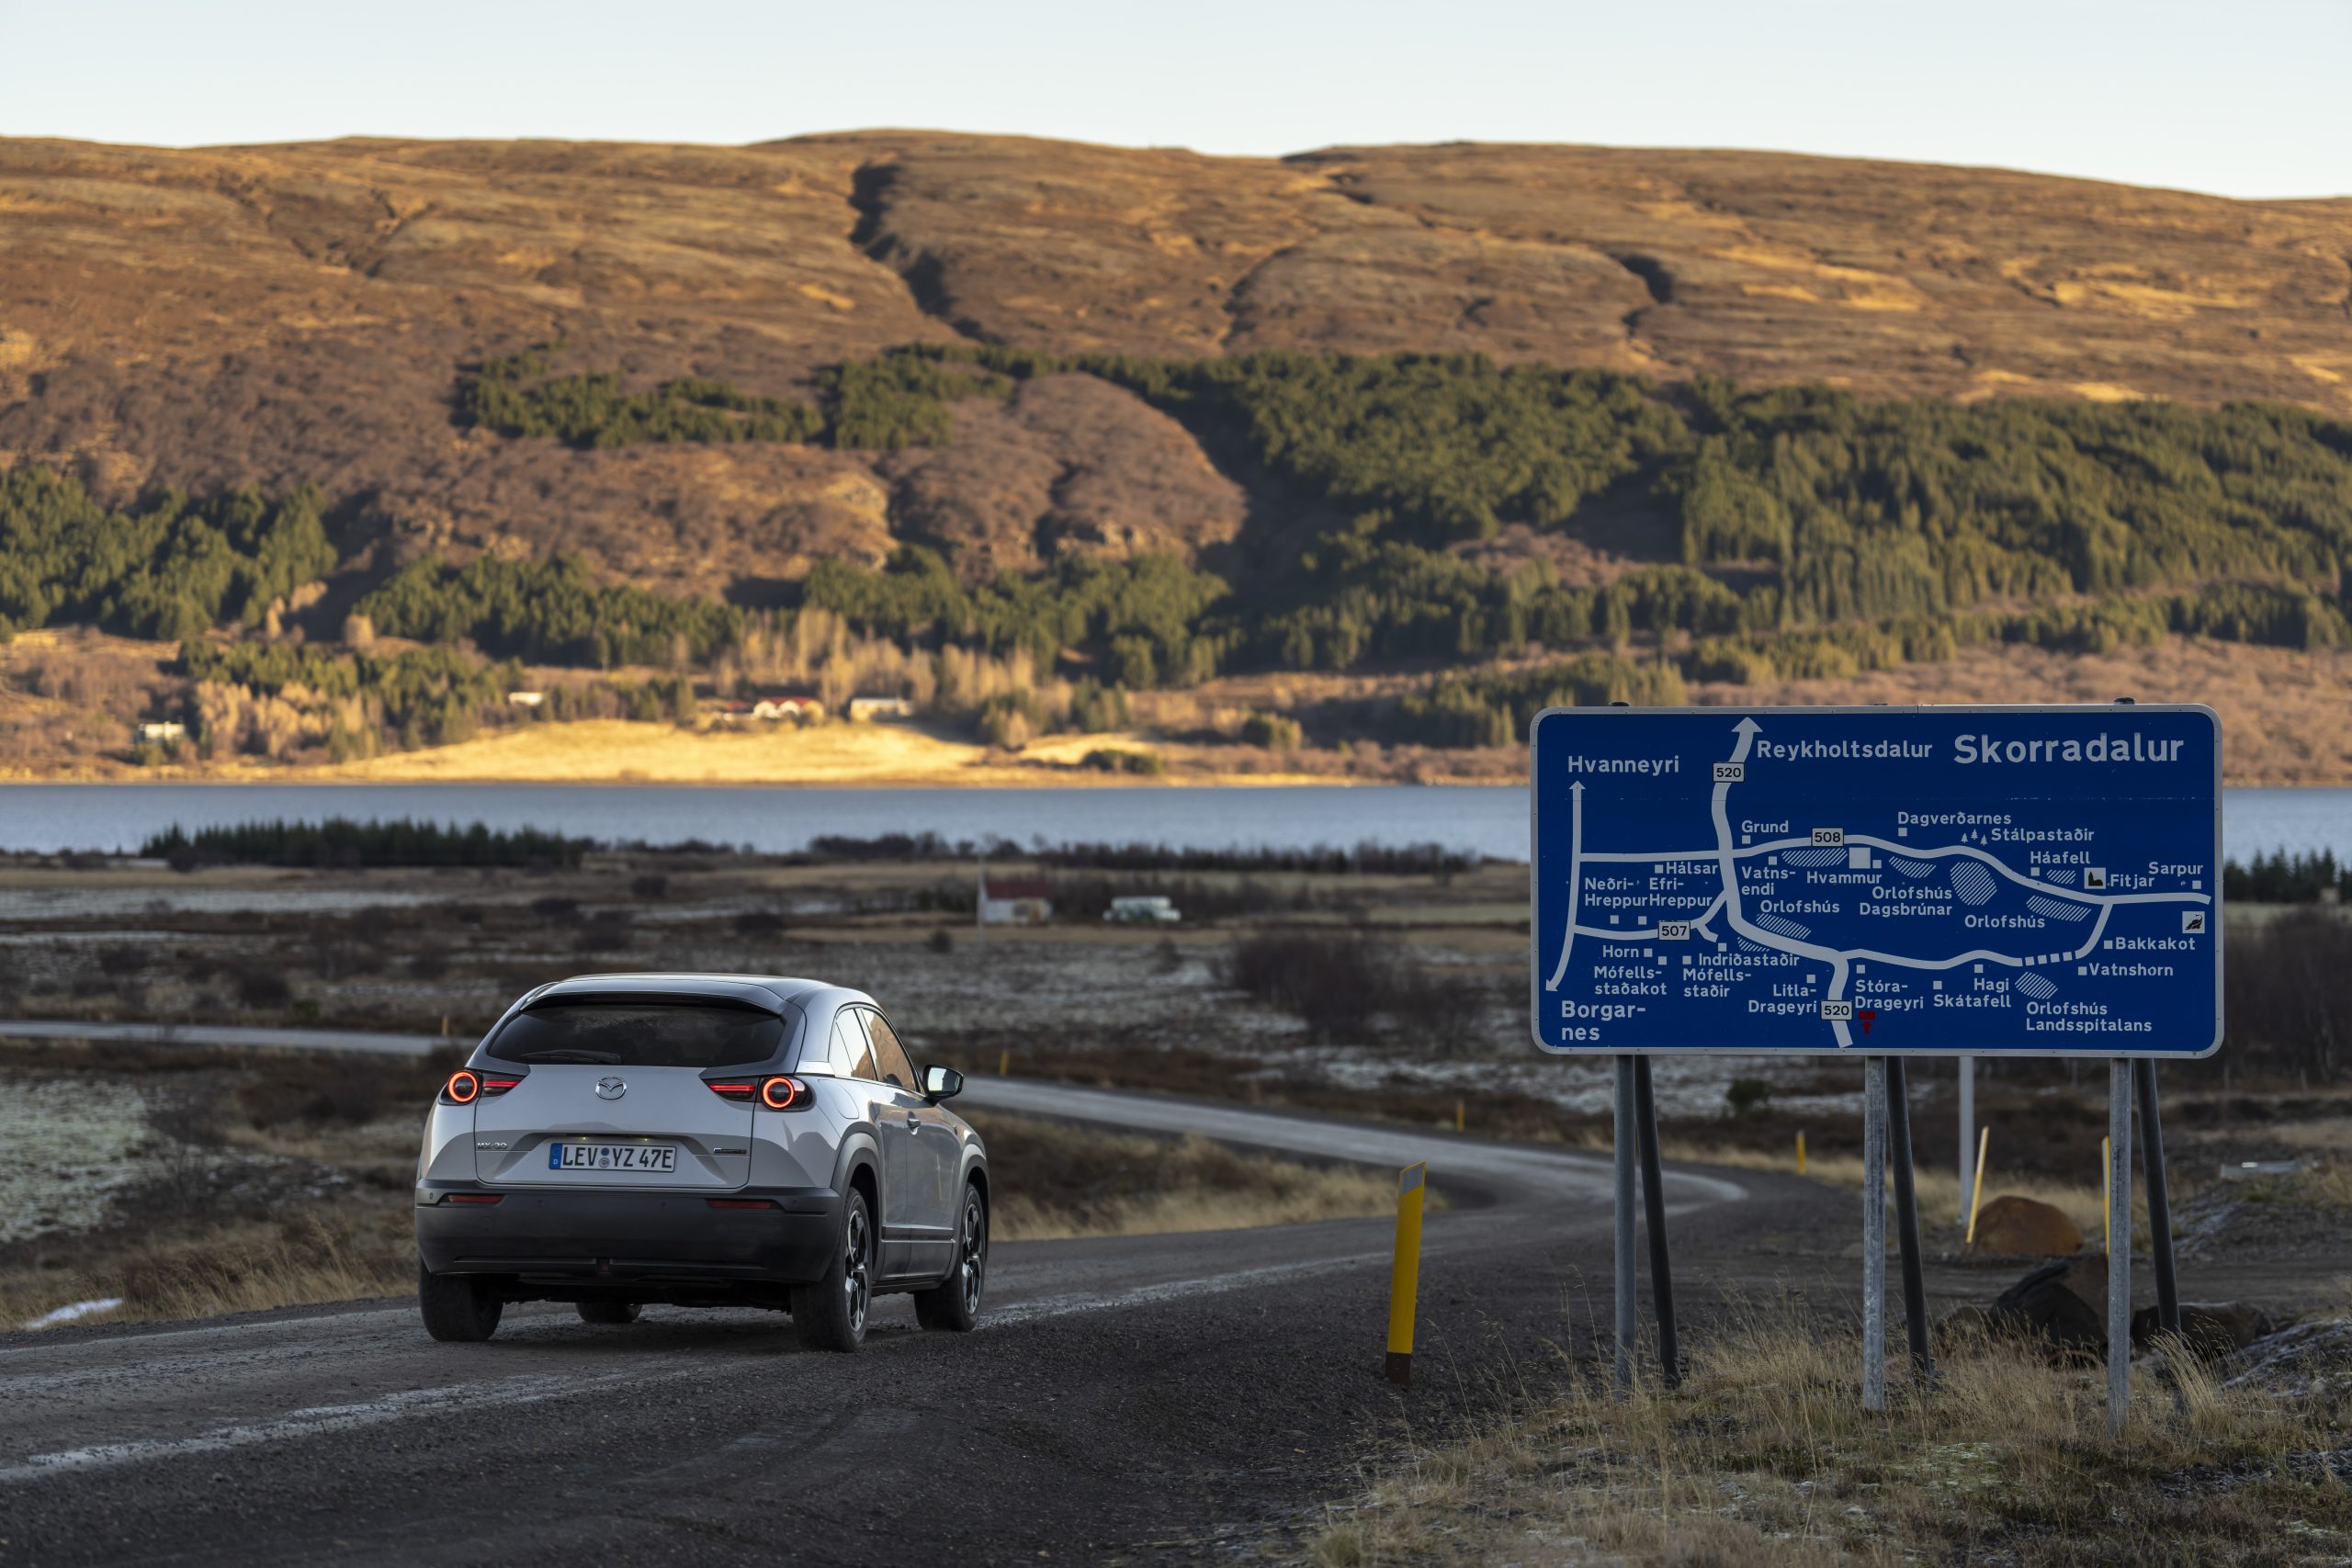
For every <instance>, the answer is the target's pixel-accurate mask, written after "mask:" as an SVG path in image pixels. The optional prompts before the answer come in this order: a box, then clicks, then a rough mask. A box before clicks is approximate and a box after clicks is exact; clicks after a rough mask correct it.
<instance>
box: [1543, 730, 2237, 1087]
mask: <svg viewBox="0 0 2352 1568" xmlns="http://www.w3.org/2000/svg"><path fill="white" fill-rule="evenodd" d="M1531 750H1532V766H1533V769H1534V788H1533V795H1534V845H1533V854H1532V857H1531V858H1532V879H1533V906H1534V909H1533V928H1532V929H1533V944H1534V952H1533V970H1534V972H1533V975H1532V995H1533V1012H1534V1029H1535V1043H1537V1044H1538V1045H1540V1046H1542V1047H1543V1048H1544V1050H1546V1051H1555V1052H1600V1053H1613V1052H1647V1051H1657V1052H1664V1051H1734V1052H1747V1053H1783V1052H1837V1051H1854V1052H1858V1053H1862V1054H1867V1055H1879V1054H1882V1053H1889V1054H1891V1053H1905V1054H1908V1053H1922V1054H1928V1055H2064V1056H2201V1055H2208V1054H2210V1053H2211V1051H2212V1050H2213V1049H2214V1048H2215V1047H2216V1046H2217V1045H2219V1044H2220V1043H2221V1038H2222V1000H2221V998H2222V984H2221V981H2222V940H2221V939H2222V899H2221V892H2222V816H2221V799H2222V792H2221V762H2222V727H2221V721H2220V720H2219V719H2218V718H2217V717H2215V716H2214V714H2213V711H2212V710H2211V708H2205V707H2191V706H2181V705H2161V706H2159V705H2123V704H2119V705H2114V706H2108V707H1941V708H1895V707H1865V708H1755V709H1740V708H1671V709H1661V708H1551V709H1547V710H1546V711H1544V713H1542V714H1540V715H1538V716H1537V717H1536V720H1535V726H1534V733H1533V737H1532V745H1531Z"/></svg>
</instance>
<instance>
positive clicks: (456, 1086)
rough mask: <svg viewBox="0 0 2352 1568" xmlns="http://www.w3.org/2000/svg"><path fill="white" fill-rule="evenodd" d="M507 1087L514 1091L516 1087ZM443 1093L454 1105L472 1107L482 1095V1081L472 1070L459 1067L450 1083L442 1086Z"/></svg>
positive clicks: (450, 1077) (510, 1085) (450, 1076)
mask: <svg viewBox="0 0 2352 1568" xmlns="http://www.w3.org/2000/svg"><path fill="white" fill-rule="evenodd" d="M507 1087H508V1088H509V1089H512V1088H513V1087H514V1086H513V1085H512V1084H509V1085H508V1086H507ZM441 1092H442V1093H443V1094H445V1095H447V1097H448V1100H449V1103H450V1104H452V1105H471V1104H472V1103H473V1102H474V1101H475V1100H477V1099H479V1098H480V1097H481V1077H478V1076H477V1075H476V1074H475V1073H474V1071H473V1069H472V1068H470V1067H459V1068H458V1070H457V1071H456V1072H454V1073H451V1074H450V1075H449V1081H448V1082H447V1083H446V1084H443V1085H442V1086H441Z"/></svg>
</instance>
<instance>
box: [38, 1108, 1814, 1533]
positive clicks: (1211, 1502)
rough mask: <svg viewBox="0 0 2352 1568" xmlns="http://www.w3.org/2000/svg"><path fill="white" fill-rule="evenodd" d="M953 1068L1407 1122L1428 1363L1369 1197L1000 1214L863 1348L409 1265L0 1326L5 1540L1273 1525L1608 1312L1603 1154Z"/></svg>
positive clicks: (1314, 1141)
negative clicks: (592, 1310) (1415, 1344)
mask: <svg viewBox="0 0 2352 1568" xmlns="http://www.w3.org/2000/svg"><path fill="white" fill-rule="evenodd" d="M968 1100H969V1102H970V1103H972V1104H974V1105H975V1106H978V1107H980V1108H984V1109H1000V1110H1005V1111H1026V1112H1031V1113H1035V1114H1045V1115H1057V1116H1063V1117H1069V1118H1072V1119H1082V1120H1087V1121H1097V1122H1112V1123H1114V1124H1120V1125H1125V1126H1130V1127H1137V1128H1149V1129H1154V1130H1165V1131H1199V1132H1203V1133H1205V1134H1209V1135H1211V1136H1214V1137H1217V1138H1220V1139H1225V1140H1229V1141H1231V1142H1234V1143H1237V1144H1242V1145H1250V1146H1255V1147H1261V1148H1267V1149H1277V1150H1282V1151H1285V1152H1288V1153H1292V1154H1296V1155H1300V1156H1308V1157H1315V1158H1340V1159H1355V1160H1362V1161H1364V1162H1366V1163H1370V1164H1374V1165H1384V1166H1385V1165H1402V1164H1405V1163H1408V1162H1410V1161H1412V1160H1418V1159H1428V1160H1429V1161H1430V1166H1431V1169H1432V1172H1433V1178H1432V1179H1433V1180H1434V1181H1435V1182H1436V1183H1438V1184H1439V1186H1440V1188H1441V1190H1444V1191H1446V1192H1448V1193H1449V1195H1450V1196H1451V1198H1452V1200H1453V1207H1452V1208H1449V1209H1446V1210H1443V1211H1442V1212H1439V1213H1435V1214H1433V1215H1432V1216H1431V1219H1430V1224H1429V1229H1428V1235H1427V1241H1426V1247H1425V1262H1424V1266H1423V1271H1422V1285H1421V1308H1422V1313H1421V1337H1420V1342H1419V1354H1418V1356H1417V1358H1416V1363H1417V1369H1418V1372H1419V1376H1418V1380H1417V1384H1416V1386H1415V1388H1414V1389H1412V1390H1411V1391H1409V1392H1404V1391H1397V1390H1394V1389H1392V1388H1390V1387H1389V1386H1388V1385H1386V1384H1385V1383H1383V1382H1381V1381H1380V1379H1379V1370H1380V1366H1381V1353H1382V1349H1383V1333H1384V1326H1385V1310H1386V1271H1387V1263H1388V1248H1389V1229H1390V1227H1389V1225H1388V1224H1386V1223H1385V1222H1383V1221H1377V1220H1374V1221H1344V1222H1335V1223H1330V1224H1313V1225H1298V1226H1288V1227H1282V1228H1277V1229H1260V1230H1249V1231H1233V1232H1214V1233H1207V1234H1202V1235H1182V1236H1164V1237H1133V1238H1121V1239H1114V1240H1090V1241H1065V1242H1036V1243H1028V1244H1008V1245H1005V1246H1001V1247H998V1248H997V1249H996V1255H995V1259H994V1262H995V1268H994V1272H993V1277H992V1280H991V1285H990V1297H989V1305H988V1307H987V1309H986V1315H985V1318H984V1321H983V1325H982V1328H981V1330H980V1331H979V1332H978V1333H976V1334H973V1335H970V1336H967V1337H947V1336H939V1335H927V1334H924V1333H922V1332H921V1331H920V1330H918V1329H916V1328H915V1326H914V1325H913V1314H912V1313H911V1311H910V1309H909V1308H908V1306H907V1304H906V1301H905V1298H903V1297H899V1298H891V1299H889V1300H888V1301H887V1302H885V1303H883V1304H882V1306H881V1308H880V1310H879V1311H878V1313H877V1321H876V1326H875V1331H874V1334H873V1337H872V1338H871V1339H870V1340H869V1342H868V1345H867V1348H866V1349H865V1351H864V1352H862V1353H860V1354H858V1355H855V1356H827V1355H819V1354H811V1353H807V1352H803V1351H802V1350H800V1349H799V1348H797V1345H796V1343H795V1342H794V1339H793V1337H792V1334H791V1331H790V1328H789V1326H788V1321H787V1320H786V1319H784V1318H782V1317H779V1316H775V1315H771V1314H762V1313H752V1312H741V1313H734V1312H728V1313H695V1312H688V1311H684V1310H679V1309H663V1308H654V1309H651V1310H650V1311H649V1312H648V1313H647V1314H646V1316H645V1318H644V1320H643V1321H641V1322H640V1323H639V1324H638V1325H633V1326H630V1327H625V1328H614V1327H592V1326H590V1325H585V1324H582V1323H581V1322H580V1321H579V1320H578V1319H577V1317H576V1316H575V1315H574V1314H572V1313H571V1309H570V1308H568V1307H558V1306H550V1305H536V1306H529V1307H523V1308H517V1309H511V1310H510V1315H509V1317H508V1319H507V1323H506V1325H505V1326H504V1327H503V1328H502V1329H501V1331H500V1333H499V1336H498V1337H497V1338H496V1339H494V1340H492V1341H491V1342H489V1343H487V1344H483V1345H471V1346H468V1345H436V1344H435V1343H433V1342H432V1341H431V1340H429V1339H427V1338H426V1337H424V1330H423V1328H422V1327H421V1326H420V1325H419V1324H418V1323H417V1320H416V1316H415V1309H414V1308H413V1305H411V1304H410V1303H394V1302H359V1303H349V1304H346V1305H342V1306H334V1307H325V1308H310V1309H299V1310H291V1311H286V1312H280V1313H271V1314H257V1315H251V1316H246V1317H243V1318H234V1319H224V1320H220V1321H215V1322H209V1323H197V1324H180V1325H143V1326H131V1327H117V1328H109V1327H103V1326H100V1327H92V1328H69V1329H62V1330H51V1331H49V1332H47V1333H43V1334H40V1335H12V1336H5V1337H0V1410H6V1412H7V1413H8V1419H7V1422H6V1429H5V1432H0V1562H8V1563H11V1564H17V1563H22V1564H26V1565H28V1568H29V1565H34V1564H52V1563H54V1564H65V1563H130V1562H170V1563H209V1562H222V1563H228V1562H236V1563H253V1562H322V1561H334V1562H356V1563H373V1562H383V1563H394V1562H399V1563H411V1562H419V1561H431V1562H458V1563H474V1562H481V1563H499V1564H515V1563H538V1562H548V1563H558V1562H560V1563H564V1564H567V1565H570V1568H578V1565H580V1564H582V1563H588V1562H594V1563H615V1562H695V1563H709V1562H722V1563H723V1562H763V1563H773V1562H779V1561H783V1562H815V1563H835V1562H839V1563H862V1564H863V1563H895V1562H910V1561H917V1560H921V1559H925V1558H930V1559H935V1560H941V1561H950V1560H952V1561H961V1562H1007V1561H1011V1560H1013V1559H1015V1558H1018V1559H1020V1560H1022V1561H1023V1562H1038V1561H1041V1560H1047V1561H1050V1560H1052V1559H1055V1558H1060V1559H1064V1560H1068V1559H1069V1558H1073V1557H1076V1558H1080V1559H1083V1560H1086V1561H1090V1562H1094V1561H1117V1560H1136V1561H1159V1560H1176V1561H1186V1560H1197V1559H1200V1558H1204V1557H1208V1556H1216V1555H1226V1554H1229V1553H1230V1551H1232V1550H1233V1548H1234V1547H1235V1546H1237V1545H1247V1544H1252V1543H1257V1544H1263V1543H1266V1542H1268V1541H1272V1542H1273V1543H1275V1545H1276V1549H1277V1550H1278V1551H1279V1550H1280V1547H1281V1543H1283V1541H1285V1540H1289V1539H1291V1537H1290V1535H1289V1534H1286V1533H1285V1532H1294V1533H1295V1532H1296V1531H1299V1530H1303V1529H1311V1528H1312V1527H1313V1525H1314V1524H1315V1522H1316V1521H1317V1519H1318V1518H1319V1517H1320V1512H1319V1506H1320V1504H1321V1502H1322V1501H1323V1500H1325V1499H1329V1498H1332V1497H1338V1496H1341V1495H1346V1494H1348V1493H1350V1492H1351V1491H1352V1490H1353V1489H1354V1488H1355V1486H1356V1485H1357V1484H1358V1483H1359V1482H1360V1479H1361V1476H1362V1473H1363V1470H1362V1467H1363V1463H1364V1461H1365V1459H1366V1456H1367V1454H1368V1453H1369V1452H1370V1451H1371V1448H1372V1445H1374V1444H1376V1443H1377V1441H1378V1440H1379V1439H1381V1438H1383V1437H1393V1436H1395V1435H1397V1434H1399V1433H1401V1432H1403V1431H1405V1430H1407V1429H1408V1428H1411V1427H1428V1426H1431V1425H1443V1424H1450V1423H1452V1422H1454V1421H1457V1420H1459V1419H1461V1418H1462V1417H1463V1416H1464V1415H1465V1414H1469V1413H1472V1412H1475V1410H1476V1409H1477V1408H1478V1407H1479V1406H1481V1405H1482V1404H1486V1403H1487V1401H1488V1399H1489V1398H1490V1397H1491V1396H1492V1395H1493V1391H1494V1390H1496V1389H1498V1388H1502V1387H1507V1386H1515V1384H1516V1382H1517V1381H1518V1379H1519V1378H1520V1375H1521V1374H1520V1372H1519V1371H1518V1369H1519V1368H1520V1367H1521V1366H1522V1365H1523V1364H1524V1359H1525V1358H1527V1357H1529V1356H1531V1355H1539V1354H1541V1353H1542V1352H1543V1347H1544V1345H1545V1344H1547V1343H1554V1342H1562V1343H1566V1342H1575V1341H1580V1340H1581V1338H1582V1337H1583V1333H1584V1327H1585V1325H1587V1324H1588V1323H1589V1320H1590V1319H1592V1318H1594V1317H1598V1318H1600V1319H1602V1320H1605V1319H1606V1317H1607V1303H1606V1301H1605V1299H1604V1298H1605V1296H1606V1292H1607V1289H1608V1286H1607V1277H1608V1253H1607V1247H1608V1232H1609V1202H1608V1168H1607V1164H1606V1161H1605V1160H1603V1159H1600V1158H1596V1157H1594V1156H1589V1155H1579V1154H1573V1153H1568V1152H1566V1151H1562V1150H1556V1149H1542V1148H1532V1147H1521V1146H1513V1145H1500V1144H1489V1143H1484V1142H1481V1141H1478V1140H1476V1139H1464V1138H1456V1137H1453V1136H1449V1135H1444V1134H1423V1133H1417V1132H1413V1131H1411V1130H1409V1129H1402V1128H1397V1127H1391V1126H1366V1125H1361V1124H1356V1123H1351V1122H1340V1121H1336V1120H1329V1119H1322V1118H1315V1117H1306V1116H1294V1115H1283V1114H1277V1113H1272V1112H1265V1111H1249V1110H1243V1109H1238V1108H1231V1107H1225V1106H1215V1105H1203V1104H1194V1103H1190V1102H1185V1101H1179V1100H1163V1099H1158V1098H1154V1097H1148V1096H1136V1095H1126V1094H1114V1093H1109V1092H1105V1091H1102V1090H1094V1089H1077V1088H1071V1087H1068V1086H1061V1085H1052V1084H1043V1083H1026V1082H1023V1081H1020V1080H1013V1079H993V1078H990V1079H974V1080H973V1082H972V1085H971V1088H970V1089H969V1091H968ZM1756 1185H1757V1183H1755V1182H1753V1181H1751V1180H1747V1179H1743V1184H1735V1183H1734V1182H1732V1181H1729V1180H1725V1179H1722V1178H1720V1177H1716V1176H1711V1175H1705V1174H1701V1173H1697V1172H1676V1173H1674V1174H1673V1176H1672V1177H1671V1178H1670V1179H1669V1196H1670V1197H1671V1199H1672V1200H1673V1202H1674V1205H1675V1207H1676V1209H1677V1211H1678V1212H1679V1213H1681V1214H1682V1215H1683V1216H1684V1219H1683V1221H1682V1222H1681V1223H1680V1224H1679V1226H1678V1234H1679V1232H1680V1231H1681V1230H1683V1229H1691V1230H1692V1231H1693V1234H1694V1235H1704V1234H1706V1233H1715V1234H1717V1235H1721V1236H1723V1237H1724V1238H1726V1240H1728V1238H1731V1237H1736V1235H1738V1234H1739V1232H1740V1230H1741V1225H1740V1224H1739V1223H1738V1222H1739V1221H1740V1220H1741V1219H1742V1218H1743V1217H1744V1216H1746V1215H1747V1214H1748V1213H1750V1212H1751V1211H1757V1210H1759V1209H1761V1208H1763V1207H1765V1206H1766V1205H1763V1204H1759V1203H1758V1202H1755V1201H1746V1200H1747V1189H1748V1188H1752V1187H1754V1186H1756ZM1765 1185H1767V1186H1773V1185H1776V1184H1773V1183H1770V1182H1769V1181H1768V1182H1766V1183H1765ZM1788 1201H1789V1200H1788V1199H1787V1198H1786V1197H1781V1198H1780V1199H1778V1200H1776V1201H1775V1203H1774V1204H1773V1205H1771V1206H1773V1207H1776V1208H1784V1207H1785V1206H1786V1204H1787V1202H1788ZM1585 1276H1589V1277H1590V1279H1591V1289H1592V1292H1593V1295H1592V1300H1591V1301H1590V1303H1585V1302H1584V1299H1583V1298H1584V1294H1585V1289H1584V1285H1583V1283H1582V1280H1583V1279H1584V1277H1585Z"/></svg>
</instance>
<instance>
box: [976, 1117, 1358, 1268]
mask: <svg viewBox="0 0 2352 1568" xmlns="http://www.w3.org/2000/svg"><path fill="white" fill-rule="evenodd" d="M973 1124H974V1125H975V1126H976V1127H978V1130H979V1133H980V1135H981V1136H982V1137H983V1138H985V1139H986V1140H987V1141H988V1148H989V1174H990V1175H991V1177H992V1178H993V1179H994V1181H995V1185H996V1190H997V1192H998V1193H999V1194H1000V1196H999V1197H998V1200H997V1212H996V1214H995V1230H996V1235H997V1236H998V1238H999V1239H1001V1240H1004V1241H1058V1240H1064V1239H1067V1238H1069V1237H1072V1236H1086V1235H1169V1234H1172V1233H1175V1232H1179V1231H1218V1230H1239V1229H1243V1228H1245V1227H1247V1226H1250V1225H1289V1224H1305V1223H1306V1222H1308V1221H1311V1220H1343V1219H1354V1218H1359V1217H1362V1216H1364V1215H1369V1214H1384V1213H1395V1212H1396V1208H1397V1189H1396V1179H1395V1178H1394V1177H1392V1176H1389V1175H1387V1174H1385V1173H1383V1172H1379V1171H1371V1170H1365V1169H1363V1168H1360V1167H1356V1166H1315V1165H1302V1164H1299V1163H1297V1162H1295V1161H1292V1160H1285V1159H1274V1158H1271V1157H1269V1156H1263V1155H1245V1154H1239V1153H1237V1152H1235V1151H1234V1150H1232V1149H1228V1148H1226V1147H1224V1146H1223V1145H1217V1144H1213V1143H1211V1142H1209V1141H1208V1140H1207V1139H1206V1138H1203V1137H1198V1136H1194V1137H1189V1138H1185V1139H1183V1140H1182V1142H1174V1141H1170V1140H1168V1139H1164V1138H1149V1137H1138V1136H1135V1135H1132V1134H1115V1133H1102V1132H1096V1131H1094V1130H1092V1129H1091V1128H1085V1127H1077V1126H1071V1125H1069V1124H1068V1123H1064V1122H1046V1121H1040V1120H1035V1119H1032V1118H1029V1117H1025V1116H998V1115H990V1116H988V1117H986V1118H975V1119H974V1122H973Z"/></svg>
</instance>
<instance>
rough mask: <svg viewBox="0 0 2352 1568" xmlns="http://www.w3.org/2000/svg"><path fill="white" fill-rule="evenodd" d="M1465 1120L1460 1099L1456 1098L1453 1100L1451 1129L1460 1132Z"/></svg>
mask: <svg viewBox="0 0 2352 1568" xmlns="http://www.w3.org/2000/svg"><path fill="white" fill-rule="evenodd" d="M1466 1122H1467V1113H1466V1112H1465V1111H1464V1108H1463V1103H1462V1101H1460V1100H1455V1101H1454V1102H1453V1130H1454V1131H1455V1132H1457V1133H1459V1132H1461V1131H1462V1130H1463V1128H1464V1125H1465V1124H1466Z"/></svg>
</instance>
